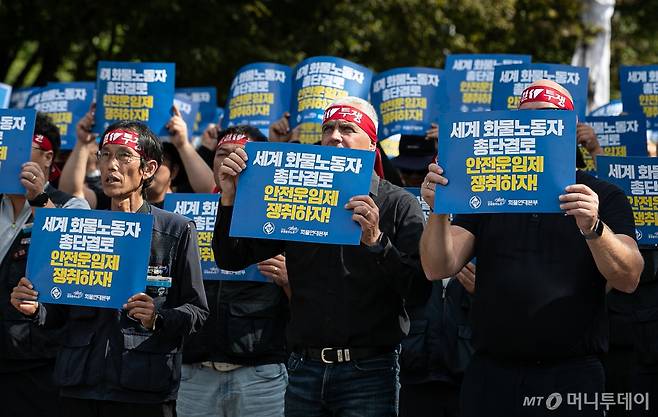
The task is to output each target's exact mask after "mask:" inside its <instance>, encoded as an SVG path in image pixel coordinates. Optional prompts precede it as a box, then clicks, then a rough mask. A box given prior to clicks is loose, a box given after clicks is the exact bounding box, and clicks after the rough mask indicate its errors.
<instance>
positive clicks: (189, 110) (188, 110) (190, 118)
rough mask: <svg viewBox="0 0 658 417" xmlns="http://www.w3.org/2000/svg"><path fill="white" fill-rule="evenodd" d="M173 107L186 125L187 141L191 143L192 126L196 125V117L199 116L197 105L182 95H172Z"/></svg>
mask: <svg viewBox="0 0 658 417" xmlns="http://www.w3.org/2000/svg"><path fill="white" fill-rule="evenodd" d="M174 106H176V108H177V109H178V111H179V112H180V115H181V118H182V119H183V121H184V122H185V124H186V125H187V140H188V141H190V142H191V141H192V140H194V137H193V135H194V129H193V128H194V124H195V123H196V118H197V115H198V114H199V103H195V102H194V101H192V100H190V99H189V98H188V96H186V95H184V94H180V95H179V94H178V93H176V94H175V95H174ZM167 138H168V137H165V136H162V137H160V139H161V140H165V139H167Z"/></svg>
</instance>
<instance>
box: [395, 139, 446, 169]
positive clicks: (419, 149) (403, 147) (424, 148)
mask: <svg viewBox="0 0 658 417" xmlns="http://www.w3.org/2000/svg"><path fill="white" fill-rule="evenodd" d="M399 150H400V153H399V156H398V157H397V158H393V159H391V163H392V164H393V165H394V166H395V167H396V168H397V169H400V170H404V171H425V170H427V166H428V165H429V164H430V163H431V162H432V161H433V160H434V157H435V156H436V141H434V140H432V139H425V137H424V136H412V135H402V136H401V137H400V147H399Z"/></svg>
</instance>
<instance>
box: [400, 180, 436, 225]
mask: <svg viewBox="0 0 658 417" xmlns="http://www.w3.org/2000/svg"><path fill="white" fill-rule="evenodd" d="M404 189H405V190H407V191H409V192H410V193H411V194H413V196H414V197H416V200H418V204H420V208H421V209H422V210H423V216H424V217H425V221H427V219H428V218H429V217H430V213H431V212H432V209H431V208H430V205H429V204H427V203H426V202H425V200H423V197H422V196H421V194H420V188H418V187H404Z"/></svg>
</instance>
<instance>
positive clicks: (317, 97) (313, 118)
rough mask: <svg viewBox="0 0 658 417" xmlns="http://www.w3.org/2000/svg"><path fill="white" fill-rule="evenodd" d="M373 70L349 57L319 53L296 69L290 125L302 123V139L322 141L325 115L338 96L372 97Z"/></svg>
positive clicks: (306, 141)
mask: <svg viewBox="0 0 658 417" xmlns="http://www.w3.org/2000/svg"><path fill="white" fill-rule="evenodd" d="M371 81H372V72H371V71H370V70H369V69H368V68H366V67H363V66H361V65H358V64H355V63H353V62H350V61H348V60H346V59H342V58H335V57H331V56H317V57H312V58H307V59H305V60H304V61H302V62H300V63H299V64H298V65H297V66H296V67H295V70H294V71H293V79H292V102H291V105H290V114H291V116H290V128H291V129H293V128H295V127H297V126H299V134H300V137H299V140H300V142H301V143H316V142H319V141H320V139H321V136H322V116H323V114H324V111H325V109H326V108H327V107H328V106H329V105H330V104H331V103H332V102H334V101H335V100H338V99H339V98H343V97H347V96H355V97H360V98H362V99H364V100H368V95H369V94H370V84H371Z"/></svg>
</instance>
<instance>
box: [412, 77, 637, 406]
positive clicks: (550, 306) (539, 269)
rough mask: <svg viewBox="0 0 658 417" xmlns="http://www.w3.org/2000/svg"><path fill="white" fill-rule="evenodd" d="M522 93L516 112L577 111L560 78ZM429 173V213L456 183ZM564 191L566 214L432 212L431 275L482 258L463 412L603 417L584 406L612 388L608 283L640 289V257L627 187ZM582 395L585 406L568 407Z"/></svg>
mask: <svg viewBox="0 0 658 417" xmlns="http://www.w3.org/2000/svg"><path fill="white" fill-rule="evenodd" d="M522 97H526V98H527V99H526V100H524V99H522V100H521V105H520V109H564V110H573V101H572V99H571V96H570V94H569V92H568V91H567V90H566V89H564V88H563V87H562V86H560V85H559V84H557V83H555V82H552V81H547V80H540V81H537V82H535V83H533V84H531V85H530V86H529V87H528V88H527V89H526V91H524V95H523V96H522ZM565 157H566V156H565ZM429 169H430V172H429V174H428V175H427V176H426V177H425V182H424V183H423V187H422V195H423V198H424V199H425V201H427V203H428V204H430V206H432V205H433V203H434V190H435V188H436V186H437V185H441V186H443V185H446V184H447V183H448V179H447V178H446V177H444V176H443V169H442V168H441V167H439V166H438V165H436V164H432V165H430V167H429ZM565 191H566V193H565V194H563V195H561V196H559V199H560V203H561V204H560V208H561V209H562V210H563V213H555V214H484V215H458V216H455V219H454V220H453V222H452V225H451V224H450V222H449V220H448V216H447V215H438V214H432V215H431V217H430V219H429V221H428V224H427V227H426V228H425V231H424V233H423V237H422V239H421V246H420V248H421V260H422V263H423V268H424V270H425V273H426V275H427V276H428V277H429V278H430V279H434V280H436V279H441V278H445V277H449V276H451V275H454V274H456V273H457V272H458V271H459V270H460V269H461V268H462V267H463V266H464V265H465V264H466V262H467V261H468V260H469V259H471V257H473V256H476V257H477V263H478V279H477V281H476V283H475V295H474V298H473V305H472V327H473V345H474V348H475V352H476V353H475V355H474V357H473V359H472V362H471V364H470V366H469V368H468V369H467V370H466V374H465V376H464V381H463V385H462V393H461V411H462V415H463V416H483V415H487V416H493V415H501V416H503V415H504V416H534V415H545V413H547V412H549V413H550V415H551V416H562V415H564V416H572V415H575V414H577V415H579V416H580V415H592V416H594V415H602V413H603V412H602V411H601V410H602V408H601V407H600V406H599V407H597V408H596V409H595V407H594V406H593V405H587V404H585V403H586V402H587V401H589V402H590V403H591V402H593V401H594V395H595V394H599V395H600V393H601V392H602V391H603V389H604V376H603V368H602V366H601V363H600V361H599V359H598V357H597V355H598V354H600V353H603V352H605V351H606V350H607V344H608V335H607V316H606V309H605V292H606V286H607V287H611V288H615V289H618V290H620V291H624V292H633V291H634V290H635V287H636V286H637V283H638V280H639V276H640V273H641V271H642V266H643V261H642V257H641V255H640V252H639V250H638V248H637V244H636V242H635V239H634V236H635V233H634V223H633V214H632V211H631V207H630V205H629V203H628V201H627V199H626V197H625V196H624V193H623V192H622V191H621V190H620V189H619V188H617V187H616V186H614V185H611V184H609V183H606V182H604V181H600V180H598V179H596V178H594V177H592V176H590V175H588V174H586V173H584V172H581V171H577V172H576V184H574V185H570V186H568V187H567V188H566V190H565ZM552 394H553V395H552ZM568 395H571V396H570V397H568ZM575 396H579V398H580V399H581V401H580V402H581V405H580V406H578V404H574V402H575V401H568V399H569V398H570V399H571V400H573V399H574V398H576V397H575ZM586 396H587V397H586ZM585 398H587V399H585ZM560 403H562V404H561V405H560ZM556 404H557V406H558V407H557V408H556V409H555V410H551V411H548V410H547V408H549V407H551V408H552V407H554V406H556Z"/></svg>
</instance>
